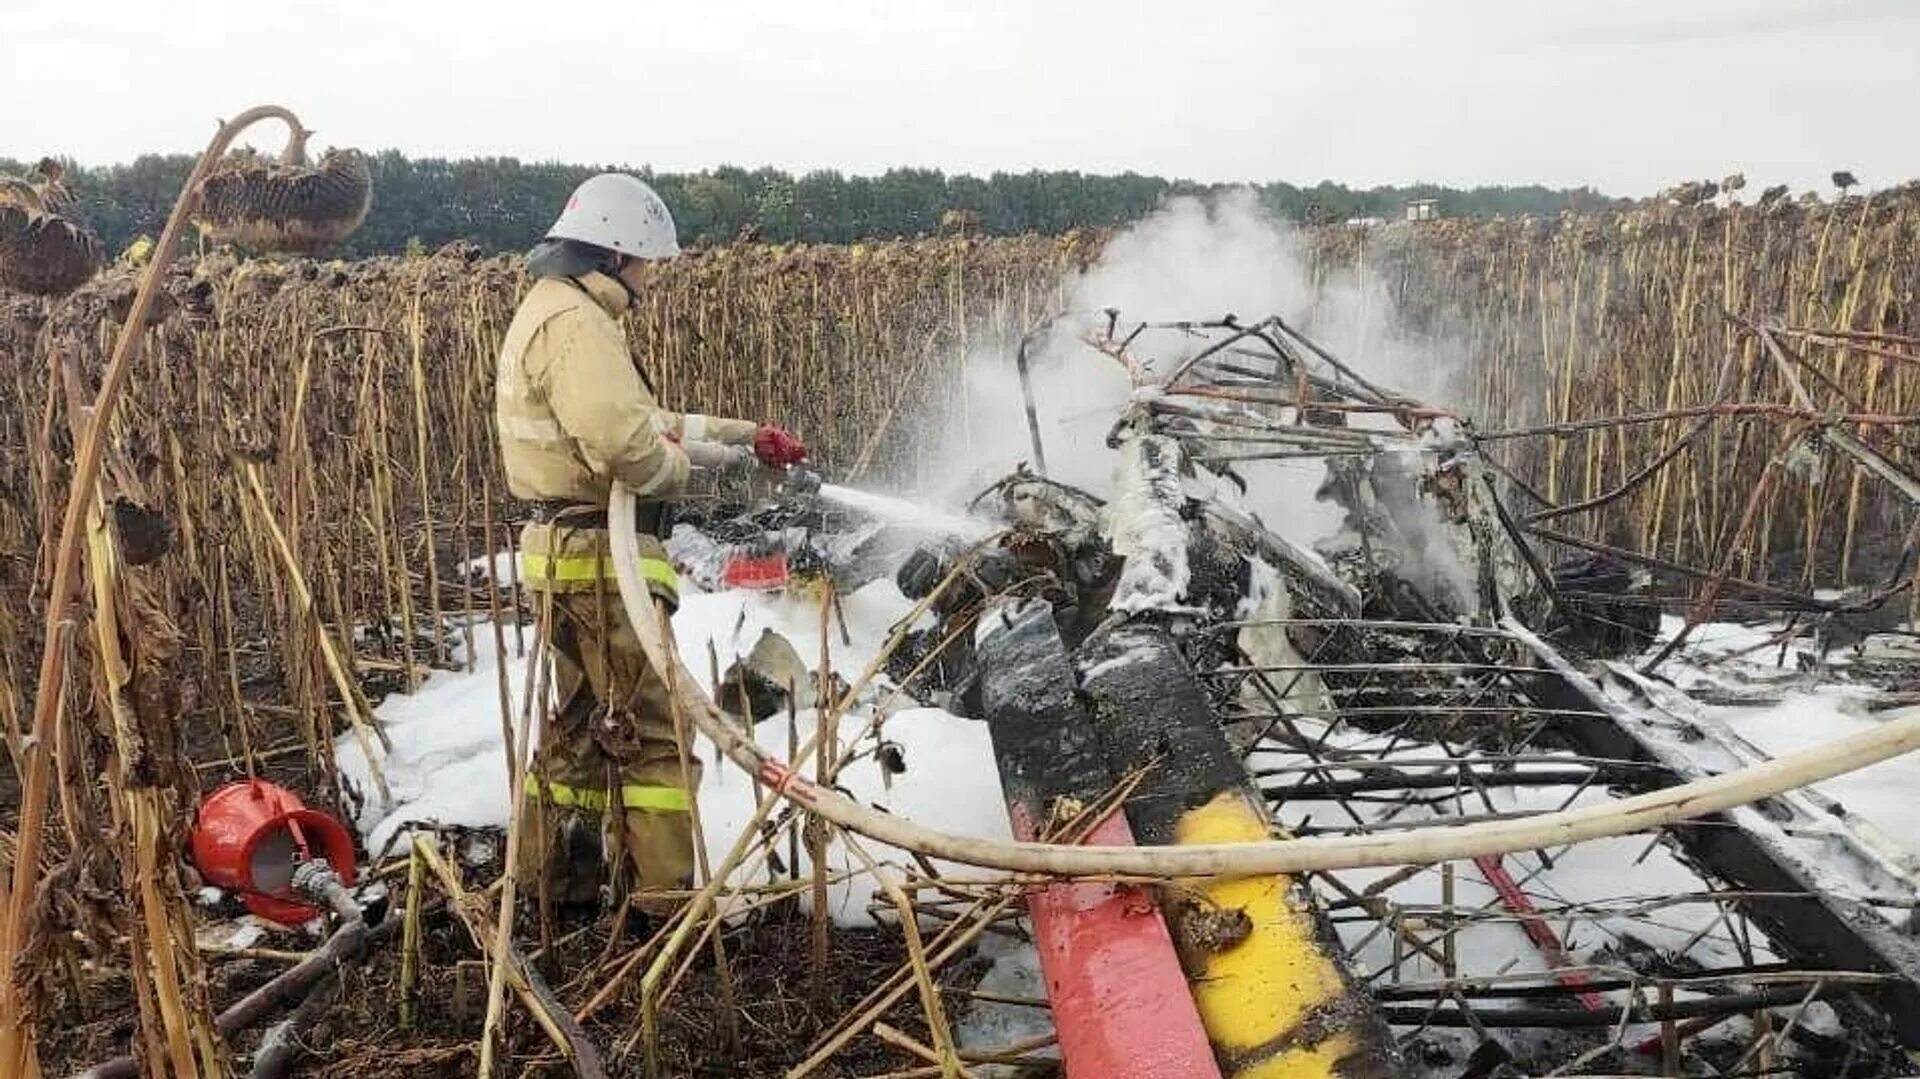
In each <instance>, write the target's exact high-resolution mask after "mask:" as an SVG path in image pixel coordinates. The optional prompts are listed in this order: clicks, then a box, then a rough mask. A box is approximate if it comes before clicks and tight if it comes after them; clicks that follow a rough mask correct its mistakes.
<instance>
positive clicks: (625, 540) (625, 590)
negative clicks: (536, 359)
mask: <svg viewBox="0 0 1920 1079" xmlns="http://www.w3.org/2000/svg"><path fill="white" fill-rule="evenodd" d="M634 509H635V501H634V496H633V492H632V491H630V490H628V489H627V487H626V486H625V485H624V484H621V483H619V482H617V481H616V482H615V483H614V485H613V495H612V498H611V501H610V502H609V505H608V515H607V516H608V520H609V521H632V520H633V519H634ZM610 533H611V536H612V539H611V544H612V553H613V565H614V571H615V574H616V576H617V578H618V582H619V587H620V601H621V603H622V604H624V605H625V607H626V611H627V617H628V619H629V620H630V621H632V623H633V628H634V632H635V634H636V635H637V636H638V637H639V638H640V646H641V648H642V649H643V650H645V652H646V654H647V658H648V660H649V661H651V662H652V663H653V664H654V666H655V667H656V668H657V669H659V670H663V671H664V670H666V669H667V665H668V664H669V663H671V664H674V665H675V666H677V667H678V670H677V672H676V676H675V677H674V678H672V679H670V680H669V681H670V682H671V683H672V684H673V685H674V686H675V687H676V688H675V692H676V693H677V695H678V696H679V698H680V700H679V705H680V707H681V708H683V709H685V710H686V715H687V716H688V717H690V718H691V720H692V722H693V724H694V726H696V727H698V728H699V729H700V731H701V732H702V733H703V734H705V735H706V736H707V737H708V738H711V739H712V740H713V742H714V744H715V745H717V746H719V747H720V749H721V751H722V752H724V753H725V754H726V755H727V757H728V758H729V759H730V760H732V761H733V762H734V763H735V764H737V765H739V766H740V767H741V768H743V769H745V770H746V771H747V772H748V773H750V774H752V775H754V776H757V777H758V778H759V779H760V781H761V782H762V783H765V784H767V785H768V786H770V787H772V788H773V789H774V790H776V791H778V792H779V793H780V794H781V795H783V796H784V797H786V798H787V799H789V800H790V801H792V802H794V803H796V804H798V805H799V806H801V807H802V808H804V809H807V810H809V811H811V812H814V813H818V814H819V815H820V816H822V817H824V818H826V819H827V820H829V821H831V822H833V823H834V824H836V825H839V826H840V827H842V828H845V829H847V830H849V831H852V832H855V833H857V834H859V835H862V836H866V837H868V838H870V839H873V840H876V841H878V842H881V843H886V844H889V845H891V846H894V847H898V848H900V849H902V850H908V851H914V852H917V853H920V854H924V855H927V856H929V857H934V858H944V859H946V860H947V861H950V862H958V863H961V864H963V865H973V866H982V867H986V868H992V869H1002V870H1009V871H1012V872H1019V873H1044V874H1057V875H1061V876H1140V877H1161V878H1165V877H1213V876H1253V875H1257V874H1267V873H1299V872H1303V871H1307V870H1333V869H1357V868H1360V867H1363V866H1386V865H1428V864H1432V863H1436V862H1445V861H1454V860H1458V859H1466V858H1478V857H1480V856H1482V855H1493V854H1513V853H1517V852H1520V851H1531V850H1540V849H1542V848H1546V847H1556V846H1563V845H1566V844H1569V843H1579V842H1583V841H1585V840H1589V839H1605V838H1608V837H1610V836H1619V835H1630V834H1633V833H1636V832H1645V831H1648V830H1651V829H1654V828H1659V827H1662V826H1664V825H1668V824H1673V823H1676V822H1678V821H1684V820H1691V819H1693V818H1696V817H1703V816H1706V815H1708V814H1710V813H1717V812H1720V811H1721V810H1725V809H1731V808H1733V807H1735V806H1740V805H1746V804H1748V803H1751V802H1756V801H1759V800H1761V799H1764V798H1769V797H1772V796H1774V795H1777V794H1781V793H1783V792H1786V791H1790V790H1793V789H1795V788H1798V787H1803V786H1806V785H1807V784H1809V783H1817V782H1819V781H1821V780H1825V779H1831V778H1833V777H1834V776H1838V775H1845V774H1846V773H1848V772H1852V771H1856V770H1858V769H1861V768H1865V767H1867V766H1868V765H1871V764H1878V763H1879V762H1881V761H1884V760H1890V759H1892V758H1894V757H1898V756H1900V755H1901V754H1903V753H1906V752H1908V751H1910V750H1912V749H1914V748H1916V747H1920V708H1914V709H1908V710H1905V711H1904V712H1903V713H1900V714H1899V718H1896V719H1891V720H1889V721H1888V722H1886V723H1885V724H1884V725H1882V726H1881V727H1879V728H1878V729H1876V730H1872V731H1865V732H1862V733H1860V734H1855V735H1850V736H1848V737H1846V738H1839V739H1835V740H1834V741H1832V742H1828V743H1826V744H1824V745H1820V746H1815V747H1813V748H1812V749H1805V750H1801V751H1800V752H1798V753H1792V754H1789V755H1787V756H1785V757H1776V758H1774V759H1773V760H1770V761H1767V762H1765V763H1763V764H1756V765H1752V766H1750V767H1746V768H1742V769H1740V770H1738V771H1734V772H1728V773H1726V774H1723V775H1717V776H1713V777H1711V778H1708V779H1700V780H1695V781H1693V782H1691V783H1685V784H1682V785H1680V786H1677V787H1668V788H1666V789H1664V790H1658V791H1653V792H1650V793H1647V794H1640V795H1635V796H1633V797H1631V798H1622V799H1620V800H1618V801H1615V802H1608V803H1604V804H1600V805H1592V806H1586V807H1583V808H1580V809H1568V810H1561V811H1559V812H1555V813H1544V814H1536V815H1534V816H1529V817H1524V818H1519V819H1515V820H1497V821H1483V822H1480V823H1477V824H1465V825H1460V826H1457V827H1435V828H1418V829H1414V830H1411V831H1404V832H1396V833H1393V834H1390V835H1389V834H1380V835H1351V836H1313V837H1310V838H1304V839H1283V840H1269V841H1266V842H1260V843H1232V844H1206V845H1195V846H1179V847H1082V846H1063V845H1058V844H1052V843H1021V842H1014V841H1008V840H995V839H980V838H978V837H974V836H960V835H953V834H951V833H948V832H941V831H936V830H935V829H932V828H927V827H925V826H922V825H919V824H915V823H913V822H912V821H910V820H906V819H903V818H901V817H896V816H892V815H890V814H887V813H882V812H880V811H878V810H875V809H871V808H869V807H867V806H863V805H861V804H860V803H858V802H855V801H854V800H852V799H851V798H848V797H846V796H845V795H843V794H841V793H840V792H838V791H836V790H832V789H829V788H825V787H821V786H819V785H817V784H815V783H813V782H811V781H809V780H808V779H807V778H806V777H804V776H802V775H800V773H799V772H797V771H795V770H794V768H793V766H792V765H790V764H788V763H786V762H783V761H781V760H780V759H779V758H778V757H775V756H774V755H773V754H771V753H769V752H768V751H767V750H765V749H763V748H762V747H761V746H760V745H759V744H758V743H757V742H755V741H754V740H753V738H752V736H751V735H750V734H749V733H745V732H743V731H741V730H740V729H739V727H738V726H737V725H736V723H735V721H734V720H733V719H732V718H731V717H730V716H728V715H727V714H726V713H724V712H722V711H721V710H720V709H719V707H718V706H717V705H715V704H714V702H713V700H712V699H711V698H709V697H708V696H707V695H706V694H705V693H703V692H701V690H700V688H699V686H698V684H697V683H696V682H695V681H694V677H693V674H692V672H690V671H688V670H687V669H686V667H685V666H684V665H681V664H680V658H679V656H678V655H677V654H674V653H671V652H670V651H669V650H668V648H667V646H666V644H665V642H664V641H663V640H662V639H661V635H660V622H659V619H658V618H657V617H656V616H655V614H654V607H653V600H652V596H651V594H650V593H649V592H648V591H647V586H646V584H645V582H644V580H643V579H642V578H641V576H640V549H639V541H638V536H637V534H636V533H635V532H634V531H633V530H632V529H631V528H613V529H611V530H610ZM1565 673H1566V676H1568V677H1582V676H1580V675H1579V674H1578V672H1573V671H1568V672H1565Z"/></svg>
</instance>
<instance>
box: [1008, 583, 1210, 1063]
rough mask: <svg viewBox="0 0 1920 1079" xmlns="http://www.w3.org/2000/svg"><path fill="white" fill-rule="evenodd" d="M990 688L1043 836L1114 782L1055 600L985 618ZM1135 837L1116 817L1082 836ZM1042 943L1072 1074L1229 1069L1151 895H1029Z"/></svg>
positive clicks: (1012, 768)
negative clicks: (1220, 1061)
mask: <svg viewBox="0 0 1920 1079" xmlns="http://www.w3.org/2000/svg"><path fill="white" fill-rule="evenodd" d="M981 625H982V628H981V638H980V643H979V649H978V661H979V671H980V696H981V701H982V704H983V706H984V708H985V712H986V718H987V723H988V726H989V728H990V729H991V731H992V733H993V747H994V757H995V759H996V761H997V762H998V764H999V768H1000V783H1001V786H1002V788H1003V789H1004V790H1005V792H1006V797H1007V813H1008V815H1009V817H1010V818H1011V819H1012V822H1013V831H1014V834H1015V835H1017V836H1018V837H1020V838H1021V839H1037V838H1040V837H1041V834H1042V833H1043V832H1045V831H1048V830H1049V828H1048V826H1049V824H1050V822H1056V821H1065V820H1070V819H1072V817H1073V816H1074V814H1075V813H1077V812H1078V810H1079V809H1080V808H1082V807H1086V806H1090V805H1092V804H1094V803H1095V802H1096V801H1097V800H1098V799H1099V798H1100V797H1101V795H1103V794H1106V793H1107V792H1108V791H1110V790H1111V789H1112V787H1113V780H1112V777H1111V775H1110V774H1109V773H1108V771H1107V766H1106V762H1105V761H1104V760H1102V759H1101V756H1100V746H1099V742H1098V740H1097V739H1096V738H1095V737H1094V734H1093V725H1092V723H1091V721H1090V720H1089V718H1088V716H1087V712H1086V709H1085V708H1084V707H1083V706H1082V704H1081V702H1080V700H1079V694H1078V692H1077V690H1076V688H1075V686H1074V681H1073V669H1072V667H1071V666H1070V665H1069V664H1068V661H1067V650H1066V646H1065V645H1064V644H1063V643H1062V642H1061V640H1060V633H1059V631H1058V629H1057V628H1056V627H1055V625H1054V620H1053V609H1052V606H1051V605H1050V604H1047V603H1044V602H1039V601H1026V602H1020V601H1015V602H1013V603H1008V604H1003V605H1000V606H997V607H995V608H994V609H992V610H989V611H988V612H987V613H986V614H985V615H984V616H983V618H982V623H981ZM1085 841H1086V842H1087V843H1090V844H1097V845H1105V846H1132V845H1133V833H1132V831H1131V830H1130V829H1129V828H1128V826H1127V820H1126V818H1125V817H1124V816H1122V815H1120V814H1118V813H1113V814H1109V815H1108V816H1107V818H1106V819H1105V820H1104V821H1102V822H1101V824H1100V825H1099V826H1098V827H1097V828H1095V829H1094V830H1093V831H1092V833H1091V834H1089V835H1088V836H1087V837H1086V840H1085ZM1028 911H1029V913H1030V914H1031V916H1032V918H1033V927H1034V938H1035V939H1034V944H1035V946H1036V948H1037V949H1038V950H1039V953H1040V965H1041V969H1042V970H1043V971H1044V972H1045V974H1046V978H1047V999H1048V1002H1049V1003H1050V1005H1051V1007H1052V1010H1053V1017H1054V1026H1055V1028H1056V1029H1057V1030H1058V1031H1059V1036H1060V1056H1061V1060H1062V1062H1063V1063H1064V1064H1065V1065H1066V1070H1067V1074H1068V1076H1069V1077H1070V1079H1108V1077H1116V1079H1119V1077H1124V1079H1186V1077H1189V1076H1197V1077H1201V1079H1205V1077H1207V1076H1216V1077H1217V1076H1218V1075H1219V1074H1220V1071H1219V1067H1218V1065H1217V1064H1216V1063H1215V1062H1214V1058H1213V1046H1212V1044H1211V1043H1210V1042H1209V1041H1208V1040H1207V1033H1206V1030H1205V1029H1204V1028H1203V1027H1202V1026H1201V1025H1200V1015H1199V1013H1198V1011H1196V1010H1195V1007H1194V1002H1193V998H1192V996H1191V995H1190V994H1189V993H1188V992H1187V982H1186V978H1185V976H1184V975H1183V974H1182V972H1181V969H1180V960H1179V957H1178V955H1177V954H1176V953H1175V951H1174V947H1173V938H1172V936H1171V935H1170V934H1169V932H1168V930H1167V925H1166V922H1165V921H1164V920H1163V919H1162V918H1161V917H1160V914H1159V910H1158V907H1157V905H1156V903H1155V902H1154V899H1153V897H1152V895H1151V894H1147V893H1143V892H1142V891H1141V890H1140V889H1138V888H1134V887H1132V886H1125V885H1115V884H1107V883H1095V882H1086V883H1075V884H1056V885H1053V886H1052V887H1049V888H1046V889H1042V890H1040V891H1036V892H1034V893H1032V894H1031V895H1030V896H1029V898H1028Z"/></svg>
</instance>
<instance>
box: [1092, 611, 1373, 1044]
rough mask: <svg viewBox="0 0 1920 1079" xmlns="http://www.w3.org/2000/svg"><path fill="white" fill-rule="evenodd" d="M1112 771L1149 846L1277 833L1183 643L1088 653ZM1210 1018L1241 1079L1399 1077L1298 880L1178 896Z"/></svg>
mask: <svg viewBox="0 0 1920 1079" xmlns="http://www.w3.org/2000/svg"><path fill="white" fill-rule="evenodd" d="M1075 660H1076V662H1077V665H1078V666H1079V669H1080V676H1081V684H1082V688H1083V689H1084V691H1085V693H1086V694H1087V697H1088V698H1089V699H1090V700H1091V701H1092V704H1093V713H1094V724H1095V729H1096V731H1097V733H1098V735H1099V740H1100V745H1101V747H1102V749H1103V750H1104V752H1105V755H1106V759H1107V765H1108V768H1109V769H1110V770H1111V771H1112V772H1114V773H1115V774H1117V775H1130V774H1132V773H1135V772H1141V773H1142V778H1141V780H1140V783H1139V786H1138V787H1137V788H1136V789H1135V792H1134V794H1133V796H1132V797H1131V798H1129V799H1128V801H1127V803H1126V809H1127V817H1128V820H1129V821H1131V822H1132V824H1133V828H1134V833H1135V835H1137V836H1139V838H1140V840H1141V841H1142V842H1143V843H1148V844H1156V845H1165V844H1180V843H1187V844H1200V843H1254V842H1259V841H1261V840H1263V839H1266V838H1268V837H1269V836H1270V834H1271V832H1272V830H1273V826H1272V822H1271V820H1270V819H1269V818H1268V816H1267V812H1266V806H1265V803H1264V801H1263V800H1262V799H1261V797H1260V795H1259V792H1257V791H1256V790H1254V789H1253V787H1252V784H1251V781H1250V780H1249V778H1248V776H1247V773H1246V769H1245V768H1244V767H1243V766H1242V764H1241V761H1240V757H1239V755H1238V754H1236V753H1235V752H1234V750H1233V748H1232V746H1231V745H1230V744H1229V742H1228V741H1227V736H1226V731H1225V729H1224V728H1222V727H1221V725H1220V723H1219V721H1218V720H1217V719H1216V717H1215V715H1214V712H1213V710H1212V708H1211V707H1210V706H1209V703H1208V698H1207V694H1206V691H1205V690H1204V689H1203V688H1202V687H1201V685H1200V683H1199V682H1198V681H1197V680H1196V679H1195V678H1194V675H1193V672H1192V670H1191V669H1190V668H1189V667H1188V665H1187V661H1186V659H1185V658H1184V657H1182V655H1181V654H1180V650H1179V647H1178V645H1177V644H1176V642H1175V640H1174V638H1173V635H1172V634H1170V633H1168V632H1167V631H1166V630H1165V629H1163V628H1160V627H1159V626H1156V625H1151V624H1146V623H1129V624H1124V625H1121V626H1119V627H1117V628H1115V629H1113V630H1111V631H1109V632H1106V633H1103V634H1096V635H1095V636H1094V637H1092V638H1090V639H1089V640H1088V641H1087V642H1086V643H1085V644H1083V645H1082V646H1081V647H1080V649H1079V650H1078V651H1077V652H1076V653H1075ZM1163 903H1164V906H1165V908H1166V910H1167V912H1168V919H1169V921H1170V922H1171V923H1172V925H1173V927H1174V939H1175V941H1176V944H1177V946H1178V947H1179V949H1180V953H1181V959H1182V960H1183V962H1184V963H1185V965H1186V968H1187V976H1188V978H1189V979H1190V980H1191V982H1192V987H1193V995H1194V999H1195V1001H1196V1002H1197V1003H1198V1005H1199V1008H1200V1018H1201V1021H1202V1022H1203V1023H1205V1024H1206V1028H1207V1033H1208V1035H1209V1036H1210V1037H1211V1038H1212V1039H1213V1045H1214V1050H1215V1052H1216V1053H1217V1054H1218V1056H1219V1059H1220V1065H1221V1070H1222V1071H1223V1072H1224V1073H1226V1074H1227V1075H1230V1076H1236V1077H1255V1076H1277V1075H1291V1076H1312V1075H1326V1076H1335V1075H1338V1076H1346V1077H1355V1079H1357V1077H1364V1076H1388V1075H1395V1074H1398V1073H1399V1071H1400V1065H1399V1062H1398V1060H1397V1057H1396V1054H1395V1052H1394V1048H1393V1040H1392V1037H1391V1035H1390V1034H1389V1033H1388V1031H1387V1028H1386V1025H1385V1024H1384V1023H1383V1022H1381V1020H1380V1019H1379V1017H1378V1015H1377V1014H1376V1013H1375V1012H1374V1010H1373V1006H1372V1002H1371V1001H1370V1000H1369V999H1368V998H1367V997H1366V996H1365V994H1364V993H1363V992H1362V991H1361V990H1360V989H1359V988H1358V987H1357V985H1356V984H1355V982H1354V980H1353V978H1352V977H1351V975H1350V974H1349V972H1348V970H1347V967H1346V959H1345V956H1344V955H1343V954H1342V953H1341V950H1340V946H1339V942H1338V940H1337V939H1336V938H1335V937H1334V935H1333V932H1332V930H1331V928H1330V927H1329V926H1328V925H1327V924H1326V922H1325V921H1324V919H1323V918H1321V917H1320V915H1319V913H1318V910H1317V908H1316V907H1315V906H1314V904H1313V902H1312V897H1311V894H1310V893H1309V890H1308V889H1307V888H1306V887H1305V885H1304V884H1302V883H1301V882H1299V881H1297V880H1294V879H1292V878H1290V877H1283V876H1261V877H1246V878H1239V879H1221V880H1214V881H1208V882H1204V883H1196V884H1193V885H1191V886H1183V887H1180V888H1170V889H1167V890H1166V893H1165V898H1164V900H1163Z"/></svg>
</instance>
